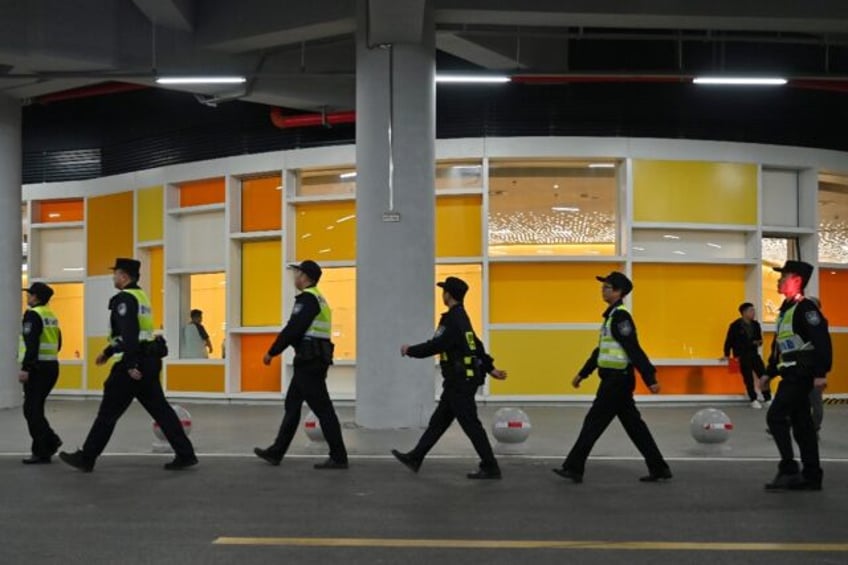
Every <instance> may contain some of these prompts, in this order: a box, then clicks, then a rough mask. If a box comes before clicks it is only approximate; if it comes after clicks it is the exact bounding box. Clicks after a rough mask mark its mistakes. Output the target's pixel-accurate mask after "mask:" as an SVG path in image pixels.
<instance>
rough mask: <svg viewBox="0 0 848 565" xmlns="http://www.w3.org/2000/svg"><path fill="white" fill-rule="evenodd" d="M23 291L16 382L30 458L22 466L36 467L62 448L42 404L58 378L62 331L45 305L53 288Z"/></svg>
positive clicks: (37, 285) (34, 285)
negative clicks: (20, 390) (19, 385)
mask: <svg viewBox="0 0 848 565" xmlns="http://www.w3.org/2000/svg"><path fill="white" fill-rule="evenodd" d="M24 290H26V292H27V305H28V306H29V308H27V311H26V312H25V313H24V317H23V320H22V322H21V341H20V346H19V351H18V355H19V357H20V359H18V360H19V361H20V363H21V370H20V372H19V373H18V380H19V381H20V382H21V383H22V384H23V385H24V418H25V419H26V422H27V428H28V430H29V435H30V437H31V438H32V444H31V446H30V449H31V452H32V455H30V456H29V457H27V458H26V459H23V460H22V463H23V464H24V465H39V464H44V463H50V461H51V458H52V457H53V454H55V453H56V451H58V450H59V447H61V446H62V440H61V439H60V438H59V436H58V435H56V432H54V431H53V428H51V427H50V422H48V421H47V418H46V417H45V415H44V403H45V402H46V401H47V397H48V396H49V395H50V391H52V390H53V387H54V386H56V381H57V380H58V379H59V357H58V355H59V351H61V350H62V332H61V331H60V329H59V320H58V319H57V318H56V315H55V314H54V313H53V311H52V310H50V307H49V306H48V303H49V302H50V298H51V297H52V296H53V289H52V288H50V287H49V286H48V285H46V284H44V283H42V282H35V283H32V285H31V286H30V287H29V288H27V289H24Z"/></svg>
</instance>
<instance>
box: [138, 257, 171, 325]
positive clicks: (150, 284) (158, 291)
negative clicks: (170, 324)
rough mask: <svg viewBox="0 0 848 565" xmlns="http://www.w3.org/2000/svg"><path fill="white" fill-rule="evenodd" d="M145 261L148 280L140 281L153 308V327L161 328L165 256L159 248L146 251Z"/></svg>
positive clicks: (163, 306)
mask: <svg viewBox="0 0 848 565" xmlns="http://www.w3.org/2000/svg"><path fill="white" fill-rule="evenodd" d="M147 260H148V261H149V262H150V280H149V281H141V285H142V287H144V288H147V294H148V296H149V298H150V306H151V307H152V308H153V327H154V328H157V329H159V328H163V325H162V314H163V311H164V308H165V254H164V252H163V249H162V248H161V247H153V248H150V249H149V250H148V255H147Z"/></svg>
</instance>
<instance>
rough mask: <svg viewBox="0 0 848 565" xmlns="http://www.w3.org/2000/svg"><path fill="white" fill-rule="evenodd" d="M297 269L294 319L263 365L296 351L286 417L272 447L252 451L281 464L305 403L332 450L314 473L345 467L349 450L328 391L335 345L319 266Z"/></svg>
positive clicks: (312, 263) (307, 264)
mask: <svg viewBox="0 0 848 565" xmlns="http://www.w3.org/2000/svg"><path fill="white" fill-rule="evenodd" d="M289 268H290V269H293V270H294V273H295V275H294V284H295V288H297V290H299V291H300V294H298V296H297V298H296V299H295V303H294V307H293V308H292V313H291V317H290V318H289V321H288V323H287V324H286V327H284V328H283V330H282V331H281V332H280V334H279V335H278V336H277V339H276V340H275V341H274V343H273V345H271V349H269V350H268V353H266V354H265V357H264V358H263V359H262V362H263V363H264V364H265V365H270V364H271V359H272V358H273V357H276V356H277V355H280V354H281V353H282V352H283V350H284V349H285V348H286V347H288V346H292V347H293V348H294V375H293V376H292V380H291V383H290V384H289V389H288V392H286V402H285V414H284V415H283V421H282V423H281V424H280V430H279V432H278V433H277V438H276V439H275V440H274V443H272V444H271V445H270V446H269V447H267V448H265V449H262V448H259V447H256V448H254V449H253V452H254V453H255V454H256V455H257V456H258V457H260V458H262V459H264V460H265V461H267V462H268V463H270V464H271V465H279V464H280V461H282V460H283V456H285V454H286V451H288V448H289V445H290V444H291V441H292V439H293V438H294V434H295V432H297V427H298V425H299V424H300V411H301V408H302V406H303V402H304V401H306V404H307V405H308V406H309V408H311V409H312V411H313V412H314V413H315V416H316V417H317V418H318V421H319V422H320V424H321V431H322V432H323V433H324V438H325V439H326V440H327V444H328V445H329V447H330V457H329V458H328V459H327V460H326V461H324V462H322V463H317V464H316V465H315V468H316V469H347V467H348V460H347V449H345V445H344V441H343V440H342V430H341V426H340V425H339V419H338V417H337V416H336V411H335V410H334V409H333V402H332V401H331V400H330V394H329V392H328V391H327V371H328V369H329V367H330V365H331V364H332V363H333V349H334V348H333V343H332V342H331V341H330V337H331V333H330V332H331V328H332V312H331V310H330V305H329V304H328V303H327V300H326V299H325V298H324V295H323V294H321V291H319V290H318V287H317V286H316V285H317V284H318V281H319V280H320V279H321V267H320V266H319V265H318V263H316V262H315V261H309V260H307V261H303V262H302V263H301V264H300V265H292V266H290V267H289Z"/></svg>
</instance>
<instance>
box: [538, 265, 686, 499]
mask: <svg viewBox="0 0 848 565" xmlns="http://www.w3.org/2000/svg"><path fill="white" fill-rule="evenodd" d="M596 278H597V279H598V281H600V282H601V283H602V284H603V286H602V287H601V296H602V297H603V300H604V302H606V303H607V304H609V307H608V308H607V309H606V311H605V312H604V322H603V324H601V337H600V343H599V344H598V347H597V348H595V350H594V351H593V352H592V355H591V356H590V357H589V360H588V361H586V364H585V365H584V366H583V368H582V369H581V370H580V372H579V373H578V375H577V376H576V377H574V380H573V381H572V383H571V384H572V385H573V386H574V388H578V387H579V386H580V383H581V381H583V380H584V379H586V378H587V377H588V376H589V375H591V374H592V372H593V371H594V370H595V369H596V368H597V369H598V374H599V375H600V377H601V384H600V387H599V388H598V394H597V396H596V397H595V401H594V402H593V403H592V407H591V408H590V409H589V412H588V413H587V414H586V419H585V420H584V421H583V429H581V430H580V436H579V437H578V438H577V442H576V443H575V444H574V447H572V448H571V452H570V453H569V454H568V457H566V459H565V461H564V462H563V464H562V467H561V468H557V469H554V470H553V471H554V473H556V474H558V475H559V476H561V477H563V478H565V479H569V480H571V481H573V482H575V483H581V482H583V470H584V468H585V466H586V459H587V458H588V457H589V453H590V452H591V451H592V447H593V446H594V445H595V442H596V441H598V438H600V437H601V434H603V433H604V430H606V428H607V426H609V424H610V422H612V420H613V418H615V417H618V419H619V421H620V422H621V425H622V426H624V431H626V432H627V436H628V437H629V438H630V440H631V441H632V442H633V443H634V444H635V445H636V448H637V449H638V450H639V453H641V454H642V457H644V458H645V462H646V463H647V465H648V475H647V476H644V477H642V478H640V479H639V480H640V481H642V482H657V481H660V480H664V479H670V478H671V469H669V467H668V464H667V463H666V462H665V460H664V459H663V456H662V454H661V453H660V450H659V448H658V447H657V444H656V442H655V441H654V438H653V437H652V436H651V432H650V431H649V430H648V426H647V425H646V424H645V422H644V420H642V416H641V415H640V414H639V410H638V409H637V408H636V403H635V402H634V400H633V390H634V388H635V387H636V376H635V373H634V367H635V368H636V369H638V370H639V374H640V375H641V376H642V380H643V381H645V384H646V385H648V388H649V389H650V390H651V393H653V394H657V393H658V392H659V391H660V385H659V383H658V382H657V379H656V369H655V368H654V366H653V365H652V364H651V362H650V360H649V359H648V356H647V355H645V352H644V351H643V350H642V347H641V346H640V345H639V340H638V339H637V337H636V326H635V325H634V323H633V318H632V316H631V315H630V312H628V311H627V308H626V307H625V306H624V303H623V302H622V300H623V299H624V297H625V296H627V295H628V294H629V293H630V291H632V290H633V283H632V282H630V279H628V278H627V276H626V275H624V274H623V273H619V272H616V271H614V272H612V273H610V274H609V275H607V276H606V277H596Z"/></svg>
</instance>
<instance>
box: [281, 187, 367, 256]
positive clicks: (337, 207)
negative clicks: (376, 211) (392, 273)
mask: <svg viewBox="0 0 848 565" xmlns="http://www.w3.org/2000/svg"><path fill="white" fill-rule="evenodd" d="M296 223H297V226H296V231H297V235H296V240H295V257H296V259H297V260H298V261H303V260H304V259H312V260H313V261H318V262H319V263H320V262H321V261H351V260H353V259H355V258H356V203H355V202H353V201H350V202H321V203H312V204H300V205H298V206H297V220H296Z"/></svg>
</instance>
